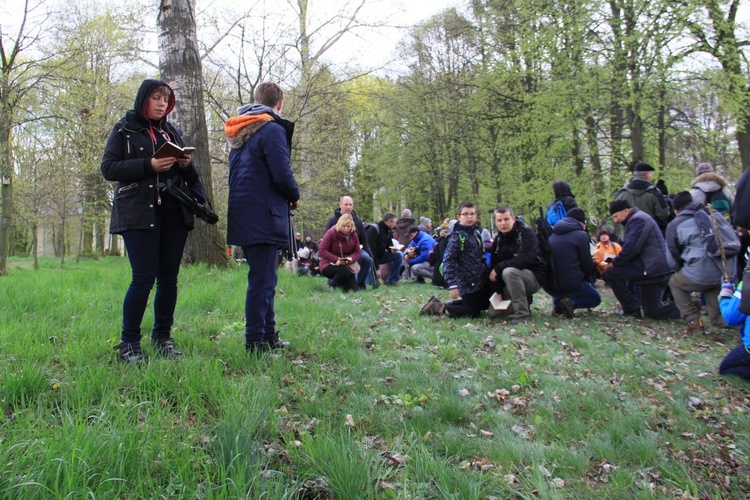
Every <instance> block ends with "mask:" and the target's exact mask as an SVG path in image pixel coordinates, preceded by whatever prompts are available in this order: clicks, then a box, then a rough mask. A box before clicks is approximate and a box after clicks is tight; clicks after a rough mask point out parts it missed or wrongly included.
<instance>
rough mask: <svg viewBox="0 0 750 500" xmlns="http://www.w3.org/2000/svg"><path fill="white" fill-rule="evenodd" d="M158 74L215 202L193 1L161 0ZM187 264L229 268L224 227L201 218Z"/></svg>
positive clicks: (189, 245)
mask: <svg viewBox="0 0 750 500" xmlns="http://www.w3.org/2000/svg"><path fill="white" fill-rule="evenodd" d="M157 26H158V32H159V70H160V72H161V78H162V80H164V81H166V82H167V83H169V85H170V86H171V87H172V89H173V90H174V92H175V94H176V97H177V103H176V105H175V109H174V110H173V111H172V113H171V115H170V118H171V121H172V122H173V124H174V125H177V126H179V127H180V128H181V129H182V132H183V134H184V136H185V140H186V141H187V144H188V145H189V146H195V148H196V149H195V153H193V155H192V157H193V163H194V164H195V165H196V167H197V168H198V172H199V175H200V180H201V182H202V183H203V187H204V189H205V190H206V196H207V197H208V198H209V200H213V197H214V196H213V192H214V190H213V182H212V179H211V156H210V154H209V145H208V127H207V125H206V114H205V109H204V105H203V73H202V67H201V59H200V54H199V52H198V37H197V30H196V24H195V5H194V3H193V1H191V0H161V2H160V8H159V16H158V19H157ZM183 262H184V263H187V264H191V263H195V262H206V263H208V264H210V265H218V266H227V265H229V259H228V257H227V254H226V244H225V243H224V236H223V235H222V234H221V232H220V231H219V227H218V226H216V225H214V226H211V225H208V224H206V223H204V222H203V221H200V220H196V223H195V229H193V230H192V231H191V232H190V236H189V237H188V240H187V245H186V246H185V253H184V254H183Z"/></svg>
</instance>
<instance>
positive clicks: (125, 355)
mask: <svg viewBox="0 0 750 500" xmlns="http://www.w3.org/2000/svg"><path fill="white" fill-rule="evenodd" d="M114 349H116V350H119V351H120V353H119V355H118V359H119V360H120V361H122V362H123V363H140V362H142V361H146V360H148V357H146V355H145V354H143V351H142V350H141V343H140V342H121V343H120V344H119V345H116V346H115V347H114Z"/></svg>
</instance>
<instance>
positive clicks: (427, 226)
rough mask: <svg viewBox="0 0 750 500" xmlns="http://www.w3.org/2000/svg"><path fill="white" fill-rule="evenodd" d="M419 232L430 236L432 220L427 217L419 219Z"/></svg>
mask: <svg viewBox="0 0 750 500" xmlns="http://www.w3.org/2000/svg"><path fill="white" fill-rule="evenodd" d="M419 230H420V231H422V232H425V233H427V234H429V235H430V236H432V219H430V218H429V217H420V218H419Z"/></svg>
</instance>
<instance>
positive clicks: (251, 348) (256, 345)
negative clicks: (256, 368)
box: [245, 342, 273, 354]
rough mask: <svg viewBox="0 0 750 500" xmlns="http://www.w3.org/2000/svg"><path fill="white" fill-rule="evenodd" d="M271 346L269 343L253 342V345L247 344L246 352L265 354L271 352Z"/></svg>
mask: <svg viewBox="0 0 750 500" xmlns="http://www.w3.org/2000/svg"><path fill="white" fill-rule="evenodd" d="M271 349H273V348H272V347H271V344H270V343H269V342H253V343H251V344H245V352H247V353H248V354H264V353H267V352H270V351H271Z"/></svg>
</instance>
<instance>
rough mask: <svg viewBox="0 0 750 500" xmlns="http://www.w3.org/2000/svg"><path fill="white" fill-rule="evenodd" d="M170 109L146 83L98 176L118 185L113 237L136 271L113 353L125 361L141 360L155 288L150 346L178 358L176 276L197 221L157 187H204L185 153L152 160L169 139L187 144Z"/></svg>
mask: <svg viewBox="0 0 750 500" xmlns="http://www.w3.org/2000/svg"><path fill="white" fill-rule="evenodd" d="M174 105H175V96H174V92H172V89H171V88H170V87H169V85H167V84H166V83H164V82H163V81H160V80H144V81H143V83H142V84H141V87H140V89H139V90H138V94H137V96H136V98H135V104H134V106H133V109H132V110H129V111H127V112H126V113H125V116H124V117H123V118H122V119H121V120H120V121H118V122H117V123H116V124H115V126H114V128H113V129H112V132H111V134H110V136H109V139H108V141H107V146H106V148H105V150H104V155H103V157H102V165H101V170H102V175H103V176H104V178H105V179H107V180H108V181H117V188H116V190H115V196H114V199H113V201H112V219H111V221H110V232H111V233H113V234H120V235H122V238H123V240H124V242H125V249H126V250H127V254H128V258H129V259H130V266H131V268H132V273H133V277H132V281H131V283H130V287H129V288H128V291H127V293H126V294H125V300H124V302H123V324H122V337H121V343H120V344H119V345H118V346H116V347H115V349H118V350H119V357H120V360H121V361H124V362H133V361H136V362H137V361H142V360H144V359H145V356H144V354H143V351H142V349H141V343H140V341H141V320H142V319H143V314H144V313H145V310H146V305H147V303H148V297H149V295H150V294H151V289H152V288H153V286H154V282H156V296H155V298H154V328H153V330H152V333H151V338H152V340H153V342H154V347H155V349H156V352H157V353H158V354H161V355H163V356H166V357H170V358H174V357H177V356H179V355H181V354H182V353H181V352H180V351H178V350H177V349H175V348H174V346H173V344H172V338H171V330H172V323H173V319H174V309H175V304H176V302H177V274H178V272H179V270H180V260H181V259H182V251H183V249H184V247H185V241H186V240H187V235H188V231H190V230H191V229H192V228H193V226H194V224H195V218H194V216H193V215H192V213H190V211H188V210H187V209H186V208H185V207H184V206H183V205H181V204H180V202H179V201H178V200H177V199H175V198H172V197H171V196H169V194H167V193H164V192H163V191H161V190H160V189H159V188H160V187H161V186H163V185H164V184H165V183H166V182H167V180H172V181H176V182H177V183H178V185H179V181H178V178H181V179H182V181H183V182H186V183H187V184H188V185H189V186H190V187H191V188H192V189H194V190H195V191H197V192H198V193H199V194H203V187H202V185H201V183H200V180H199V179H198V172H197V171H196V169H195V165H194V164H193V163H192V161H191V159H190V156H189V155H184V156H183V157H181V158H173V157H168V158H154V157H153V156H154V153H155V152H156V151H157V150H158V149H159V148H160V147H161V146H163V145H164V144H165V143H166V142H168V141H169V142H172V143H175V144H177V145H178V146H180V147H184V146H185V140H184V138H183V137H182V132H181V131H180V130H179V129H178V128H176V127H174V126H173V125H172V124H171V123H169V122H168V121H167V115H168V114H169V112H170V111H172V109H173V108H174Z"/></svg>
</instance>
